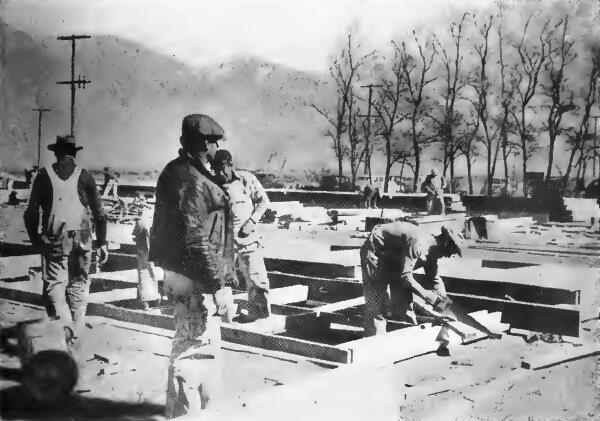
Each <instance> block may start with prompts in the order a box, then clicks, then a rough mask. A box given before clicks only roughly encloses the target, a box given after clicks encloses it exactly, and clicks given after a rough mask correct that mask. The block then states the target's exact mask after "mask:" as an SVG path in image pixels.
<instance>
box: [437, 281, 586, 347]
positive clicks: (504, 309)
mask: <svg viewBox="0 0 600 421" xmlns="http://www.w3.org/2000/svg"><path fill="white" fill-rule="evenodd" d="M448 296H449V297H450V298H451V299H452V300H453V301H454V302H455V303H458V304H459V305H460V306H461V307H462V308H463V309H465V310H466V311H476V310H488V311H490V312H495V311H500V312H501V313H502V319H501V321H502V322H503V323H508V324H510V325H511V327H515V328H518V329H526V330H531V331H535V332H545V333H556V334H559V335H567V336H574V337H579V334H580V332H579V330H580V326H579V321H580V312H579V308H578V307H577V306H570V305H566V304H561V305H555V306H551V305H545V304H535V303H528V302H523V301H511V300H502V299H498V298H492V297H484V296H478V295H471V294H457V293H450V292H449V293H448Z"/></svg>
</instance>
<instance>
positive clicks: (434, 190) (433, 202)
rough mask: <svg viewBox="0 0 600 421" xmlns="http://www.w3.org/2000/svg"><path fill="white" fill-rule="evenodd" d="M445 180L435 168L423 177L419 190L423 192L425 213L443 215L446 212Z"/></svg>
mask: <svg viewBox="0 0 600 421" xmlns="http://www.w3.org/2000/svg"><path fill="white" fill-rule="evenodd" d="M445 188H446V181H445V180H444V177H442V176H441V175H439V174H438V173H437V171H436V170H435V169H432V170H431V173H430V174H429V175H428V176H427V177H426V178H425V181H423V184H421V192H423V193H425V194H426V195H427V197H426V198H425V203H426V205H427V213H428V214H430V215H444V214H445V213H446V205H445V203H444V189H445Z"/></svg>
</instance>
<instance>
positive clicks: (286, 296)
mask: <svg viewBox="0 0 600 421" xmlns="http://www.w3.org/2000/svg"><path fill="white" fill-rule="evenodd" d="M307 298H308V286H306V285H290V286H286V287H279V288H271V289H270V291H269V304H271V305H273V304H288V303H297V302H301V301H306V300H307ZM234 299H235V301H247V300H248V293H246V292H243V293H241V294H236V295H235V297H234Z"/></svg>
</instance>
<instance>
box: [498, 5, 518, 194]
mask: <svg viewBox="0 0 600 421" xmlns="http://www.w3.org/2000/svg"><path fill="white" fill-rule="evenodd" d="M503 19H504V17H503V15H502V14H501V15H500V22H499V23H498V64H499V65H500V95H499V102H500V106H501V109H502V113H501V114H500V115H499V116H498V118H497V119H496V125H497V127H498V130H499V133H500V139H499V144H500V145H501V150H502V163H503V166H504V189H505V191H508V179H509V177H508V157H509V156H510V155H511V153H513V151H515V150H516V148H517V145H516V144H515V143H514V142H510V141H509V138H508V135H509V133H510V132H511V129H512V128H513V127H512V124H511V121H510V120H509V118H510V115H511V112H510V110H511V108H512V101H513V95H514V93H515V84H514V83H512V82H514V81H515V79H516V77H515V75H514V72H515V69H514V68H512V69H511V68H508V65H507V64H506V63H505V61H504V32H503V31H502V22H503ZM507 68H508V69H507Z"/></svg>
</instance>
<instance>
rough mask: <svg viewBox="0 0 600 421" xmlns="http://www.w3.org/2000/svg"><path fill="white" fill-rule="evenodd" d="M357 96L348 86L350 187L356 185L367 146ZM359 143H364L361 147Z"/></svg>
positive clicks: (365, 129)
mask: <svg viewBox="0 0 600 421" xmlns="http://www.w3.org/2000/svg"><path fill="white" fill-rule="evenodd" d="M358 100H359V98H358V97H357V95H356V94H355V92H354V88H353V87H351V88H350V92H349V93H348V161H349V163H350V180H351V183H352V188H354V187H355V186H356V175H357V173H358V168H359V166H360V164H361V162H362V161H363V160H364V158H365V156H366V153H367V148H368V147H369V145H368V144H366V142H364V140H365V135H366V131H367V130H368V129H367V127H366V124H365V122H364V121H363V120H362V117H361V109H360V107H359V105H358ZM361 143H365V145H364V147H362V148H361Z"/></svg>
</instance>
